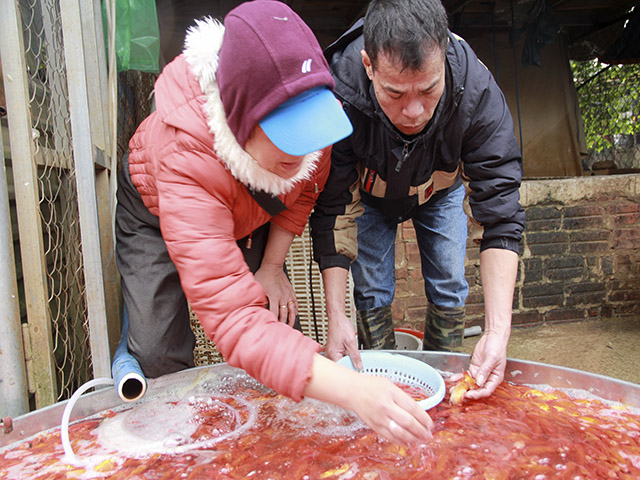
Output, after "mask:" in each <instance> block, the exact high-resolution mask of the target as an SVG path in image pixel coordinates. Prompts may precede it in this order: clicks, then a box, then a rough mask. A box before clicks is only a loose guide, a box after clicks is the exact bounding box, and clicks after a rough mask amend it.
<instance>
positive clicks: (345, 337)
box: [324, 313, 362, 370]
mask: <svg viewBox="0 0 640 480" xmlns="http://www.w3.org/2000/svg"><path fill="white" fill-rule="evenodd" d="M329 325H330V326H329V329H328V333H327V344H326V346H325V349H324V353H325V356H326V357H327V358H328V359H330V360H333V361H335V362H337V361H338V360H340V359H341V358H342V357H344V356H345V355H349V356H350V357H351V362H352V363H353V366H354V367H355V368H356V369H358V370H360V369H362V359H361V358H360V352H359V351H358V334H357V333H356V332H355V330H354V329H353V325H351V322H350V321H349V319H348V318H347V316H346V315H345V314H344V313H342V314H336V315H333V318H331V319H330V321H329Z"/></svg>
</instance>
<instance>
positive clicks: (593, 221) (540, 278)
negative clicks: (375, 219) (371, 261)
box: [393, 175, 640, 329]
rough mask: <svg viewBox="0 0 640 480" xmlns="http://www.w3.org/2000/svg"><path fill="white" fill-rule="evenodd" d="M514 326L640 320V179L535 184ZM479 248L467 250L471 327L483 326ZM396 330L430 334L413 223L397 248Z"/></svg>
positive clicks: (527, 187) (527, 189)
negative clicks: (426, 329) (426, 326)
mask: <svg viewBox="0 0 640 480" xmlns="http://www.w3.org/2000/svg"><path fill="white" fill-rule="evenodd" d="M520 194H521V202H522V205H523V207H524V208H525V211H526V214H527V223H526V227H525V232H524V236H523V240H522V243H521V245H520V261H519V271H518V278H517V281H516V289H515V294H514V302H513V325H514V326H533V325H539V324H542V323H545V322H574V321H580V320H585V319H589V318H598V317H601V318H614V317H625V316H631V315H639V314H640V221H639V220H640V202H639V200H640V175H615V176H591V177H576V178H570V179H550V180H528V181H525V182H523V185H522V187H521V189H520ZM479 263H480V254H479V248H478V246H477V245H475V244H474V243H473V242H471V241H468V243H467V258H466V276H467V280H468V282H469V287H470V291H469V297H468V299H467V326H472V325H481V326H482V325H483V323H484V314H483V312H484V304H483V297H482V287H481V284H480V268H479V267H480V265H479ZM396 282H397V285H396V298H395V300H394V303H393V314H394V322H395V323H396V325H398V326H409V327H412V328H416V329H422V328H423V325H424V316H425V311H426V299H425V295H424V282H423V280H422V274H421V271H420V256H419V253H418V248H417V244H416V240H415V233H414V231H413V227H412V225H411V222H405V223H404V224H403V225H402V226H401V228H399V229H398V236H397V240H396Z"/></svg>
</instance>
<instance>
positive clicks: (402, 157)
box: [310, 21, 524, 270]
mask: <svg viewBox="0 0 640 480" xmlns="http://www.w3.org/2000/svg"><path fill="white" fill-rule="evenodd" d="M361 25H362V22H361V21H359V22H358V23H356V24H355V25H354V27H353V28H352V29H351V30H349V31H348V32H346V33H345V34H344V35H343V36H342V37H341V38H340V39H339V40H338V41H336V42H335V43H334V44H332V45H331V46H330V47H328V49H327V50H326V52H325V53H326V55H327V59H328V61H329V65H330V67H331V71H332V74H333V76H334V79H335V81H336V89H335V93H336V95H337V96H338V98H339V99H340V100H341V101H342V103H343V106H344V109H345V111H346V113H347V115H348V116H349V118H350V120H351V123H352V124H353V128H354V130H353V133H352V134H351V135H350V136H349V137H347V138H346V139H344V140H342V141H340V142H338V143H337V144H335V145H334V147H333V153H332V159H331V173H330V176H329V179H328V181H327V184H326V187H325V189H324V191H323V192H322V193H321V194H320V196H319V198H318V201H317V204H316V206H315V209H314V212H313V214H312V216H311V221H310V225H311V233H312V236H313V240H314V259H315V260H316V261H317V262H318V264H319V265H320V269H321V270H322V269H325V268H328V267H333V266H341V267H344V268H348V266H349V263H350V262H351V261H353V259H354V258H355V256H356V254H357V242H356V228H355V218H356V217H357V215H359V214H360V213H361V212H362V207H361V206H360V204H359V202H360V201H362V202H364V203H366V204H368V205H371V206H374V207H376V208H378V209H380V210H381V211H382V212H383V213H384V214H385V215H386V216H388V217H391V218H396V219H397V221H398V222H401V221H404V220H406V219H408V218H411V217H412V215H413V214H414V213H415V212H416V211H417V210H419V209H421V208H423V207H424V206H425V205H428V204H429V202H430V201H432V200H433V199H434V198H438V197H441V196H443V195H447V193H449V192H450V191H451V190H452V189H454V188H456V187H458V186H459V185H460V182H462V181H465V183H466V182H468V183H467V187H468V188H467V191H468V193H469V195H468V196H467V200H466V201H465V203H466V205H465V211H466V212H467V215H469V217H470V218H471V219H472V223H474V224H475V225H478V226H480V227H481V229H480V231H479V234H478V241H480V244H481V249H486V248H506V249H509V250H513V251H515V252H518V246H519V245H518V244H519V242H520V239H521V236H522V231H523V229H524V210H523V209H522V207H521V205H520V195H519V191H518V189H519V187H520V183H521V179H522V157H521V155H520V151H519V149H518V145H517V142H516V138H515V135H514V131H513V121H512V119H511V114H510V112H509V109H508V106H507V104H506V101H505V99H504V96H503V94H502V92H501V90H500V88H499V87H498V85H497V84H496V83H495V81H494V79H493V77H492V75H491V73H490V72H489V71H488V70H487V68H486V67H485V66H484V65H483V64H482V63H481V62H480V61H479V60H478V58H477V56H476V55H475V53H474V52H473V50H472V49H471V47H470V46H469V45H468V44H467V43H466V42H465V41H464V40H463V39H461V38H460V37H458V36H456V35H454V34H451V33H450V34H449V44H448V48H447V54H446V62H445V64H446V85H445V91H444V93H443V95H442V98H441V100H440V102H439V104H438V106H437V108H436V111H435V112H434V115H433V117H432V119H431V121H430V122H429V124H428V125H427V127H426V128H425V129H424V130H423V132H421V133H420V134H418V135H416V136H414V137H412V138H411V139H407V138H405V137H403V136H402V135H401V134H400V133H399V132H398V131H397V130H396V129H395V128H394V127H393V125H392V124H391V122H390V121H389V119H388V118H387V117H386V116H385V114H384V113H383V112H382V110H381V109H380V106H379V105H378V102H377V101H376V97H375V94H374V91H373V86H372V84H371V81H370V80H369V78H368V77H367V75H366V72H365V69H364V66H363V65H362V61H361V54H360V51H361V50H362V49H363V48H364V40H363V37H362V35H361V30H362V28H361Z"/></svg>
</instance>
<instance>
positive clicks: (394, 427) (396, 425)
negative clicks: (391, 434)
mask: <svg viewBox="0 0 640 480" xmlns="http://www.w3.org/2000/svg"><path fill="white" fill-rule="evenodd" d="M396 428H399V425H398V424H397V423H396V422H395V421H394V420H389V430H391V431H393V430H395V429H396Z"/></svg>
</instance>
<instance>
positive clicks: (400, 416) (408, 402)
mask: <svg viewBox="0 0 640 480" xmlns="http://www.w3.org/2000/svg"><path fill="white" fill-rule="evenodd" d="M304 394H305V396H308V397H311V398H315V399H318V400H322V401H324V402H329V403H333V404H335V405H338V406H340V407H342V408H345V409H349V410H352V411H354V412H355V413H356V414H357V415H358V417H360V419H361V420H362V421H363V422H364V423H366V424H367V425H368V426H369V427H371V429H373V430H374V431H375V432H376V433H378V434H379V435H380V436H382V437H384V438H386V439H387V440H389V441H391V442H394V443H397V444H400V445H409V444H422V443H426V442H428V441H429V440H430V439H431V438H432V435H431V429H432V428H433V421H432V420H431V417H429V415H428V414H427V413H426V412H425V411H424V410H423V409H422V408H421V407H420V405H418V402H416V401H415V400H413V399H412V398H411V397H410V396H409V395H407V394H406V393H405V392H403V391H402V390H401V389H400V388H399V387H397V386H396V385H394V384H393V383H392V382H391V381H390V380H388V379H387V378H383V377H377V376H373V375H366V374H363V373H358V372H356V371H355V370H351V369H349V368H346V367H343V366H342V365H338V364H337V363H334V362H332V361H331V360H329V359H327V358H325V357H323V356H321V355H318V354H316V355H315V357H314V360H313V365H312V369H311V379H310V380H309V383H308V384H307V387H306V388H305V391H304Z"/></svg>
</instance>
